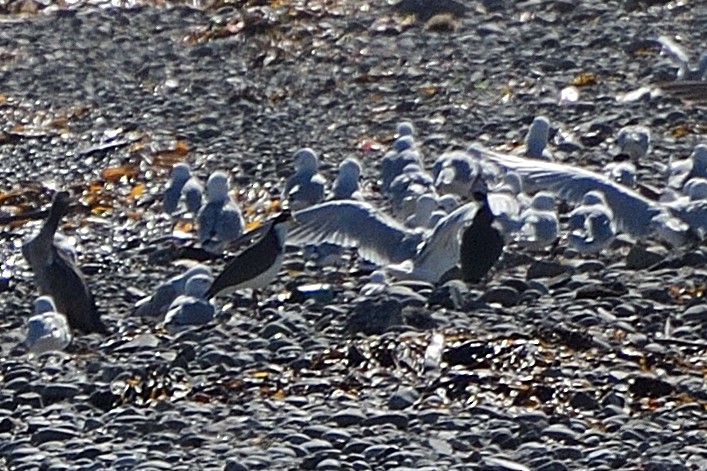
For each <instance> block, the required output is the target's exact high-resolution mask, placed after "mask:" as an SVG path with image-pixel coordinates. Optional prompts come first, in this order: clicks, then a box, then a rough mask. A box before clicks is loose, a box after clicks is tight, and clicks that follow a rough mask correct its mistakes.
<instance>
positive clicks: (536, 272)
mask: <svg viewBox="0 0 707 471" xmlns="http://www.w3.org/2000/svg"><path fill="white" fill-rule="evenodd" d="M571 270H572V267H570V266H569V265H563V264H561V263H557V262H548V261H545V260H539V261H537V262H535V263H533V264H532V265H530V267H529V268H528V273H527V274H526V279H528V280H534V279H536V278H554V277H556V276H560V275H564V274H566V273H568V272H570V271H571Z"/></svg>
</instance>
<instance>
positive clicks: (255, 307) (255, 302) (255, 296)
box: [251, 289, 260, 312]
mask: <svg viewBox="0 0 707 471" xmlns="http://www.w3.org/2000/svg"><path fill="white" fill-rule="evenodd" d="M259 294H260V293H259V292H258V290H257V289H254V290H253V294H252V297H251V302H252V303H253V304H252V307H253V310H254V311H255V312H260V300H259V299H258V298H259V297H260V296H259Z"/></svg>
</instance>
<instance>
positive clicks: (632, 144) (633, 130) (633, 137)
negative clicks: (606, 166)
mask: <svg viewBox="0 0 707 471" xmlns="http://www.w3.org/2000/svg"><path fill="white" fill-rule="evenodd" d="M616 144H617V145H618V146H619V149H620V153H622V154H625V155H627V156H629V157H630V158H631V160H633V161H638V160H639V159H642V158H643V157H645V156H646V155H648V152H649V151H650V148H651V130H650V128H648V127H646V126H640V125H638V124H635V125H630V126H624V127H622V128H621V129H619V133H618V134H617V135H616Z"/></svg>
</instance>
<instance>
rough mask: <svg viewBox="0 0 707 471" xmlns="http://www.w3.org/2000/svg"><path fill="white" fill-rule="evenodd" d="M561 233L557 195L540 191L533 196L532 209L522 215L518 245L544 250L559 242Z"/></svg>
mask: <svg viewBox="0 0 707 471" xmlns="http://www.w3.org/2000/svg"><path fill="white" fill-rule="evenodd" d="M559 232H560V223H559V221H558V219H557V212H555V195H554V194H552V193H550V192H548V191H539V192H538V193H536V194H535V195H534V196H533V199H532V201H531V203H530V207H529V208H527V209H526V210H525V211H523V212H522V213H521V215H520V229H519V230H518V237H517V241H518V245H520V246H521V247H525V248H528V249H530V250H543V249H545V248H547V247H549V246H550V245H552V244H553V243H554V242H555V241H556V240H557V237H558V236H559Z"/></svg>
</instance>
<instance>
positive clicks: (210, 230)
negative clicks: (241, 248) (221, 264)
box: [196, 171, 245, 253]
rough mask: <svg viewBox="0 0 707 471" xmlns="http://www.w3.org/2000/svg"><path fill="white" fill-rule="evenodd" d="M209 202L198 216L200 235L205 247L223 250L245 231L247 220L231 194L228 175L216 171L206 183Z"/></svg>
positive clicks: (215, 250) (198, 232)
mask: <svg viewBox="0 0 707 471" xmlns="http://www.w3.org/2000/svg"><path fill="white" fill-rule="evenodd" d="M206 198H207V203H206V205H204V206H203V207H202V208H201V210H200V211H199V214H198V215H197V217H196V221H197V224H198V229H197V234H198V237H199V241H200V242H201V245H202V247H204V248H205V249H206V250H208V251H210V252H214V253H219V252H220V251H221V250H222V248H223V246H224V245H225V244H227V243H228V242H231V241H233V240H236V239H237V238H238V237H240V236H241V234H243V228H244V227H245V221H244V220H243V214H242V213H241V210H240V208H239V207H238V205H237V204H236V202H235V201H233V199H232V198H231V196H230V195H229V194H228V175H226V173H225V172H222V171H216V172H214V173H212V174H211V175H210V176H209V179H208V181H207V182H206Z"/></svg>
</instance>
